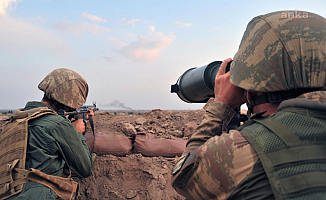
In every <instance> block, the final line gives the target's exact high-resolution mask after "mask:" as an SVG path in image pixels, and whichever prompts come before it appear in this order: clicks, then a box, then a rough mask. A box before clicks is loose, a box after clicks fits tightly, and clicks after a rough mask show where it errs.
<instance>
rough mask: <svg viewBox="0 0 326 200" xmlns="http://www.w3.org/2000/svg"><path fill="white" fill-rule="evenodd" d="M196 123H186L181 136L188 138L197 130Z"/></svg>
mask: <svg viewBox="0 0 326 200" xmlns="http://www.w3.org/2000/svg"><path fill="white" fill-rule="evenodd" d="M197 126H198V125H197V123H196V122H188V123H186V124H185V127H184V130H183V135H184V136H185V137H190V136H191V135H192V134H193V132H194V130H195V129H196V128H197Z"/></svg>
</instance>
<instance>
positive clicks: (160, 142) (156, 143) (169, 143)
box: [134, 132, 187, 157]
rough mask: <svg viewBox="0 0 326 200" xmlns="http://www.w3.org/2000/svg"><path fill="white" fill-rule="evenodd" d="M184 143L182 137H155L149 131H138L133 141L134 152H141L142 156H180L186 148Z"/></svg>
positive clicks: (185, 141)
mask: <svg viewBox="0 0 326 200" xmlns="http://www.w3.org/2000/svg"><path fill="white" fill-rule="evenodd" d="M186 143H187V140H184V139H182V138H175V139H165V138H155V136H154V135H152V134H150V133H147V132H139V133H137V135H136V138H135V142H134V153H141V154H142V155H143V156H163V157H175V156H181V154H182V153H183V151H184V150H185V148H186Z"/></svg>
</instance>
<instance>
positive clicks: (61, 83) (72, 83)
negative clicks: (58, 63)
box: [38, 68, 88, 109]
mask: <svg viewBox="0 0 326 200" xmlns="http://www.w3.org/2000/svg"><path fill="white" fill-rule="evenodd" d="M38 88H39V89H40V90H42V91H44V93H45V95H46V96H47V97H48V98H49V99H54V100H56V101H58V102H59V103H62V104H63V105H65V106H69V107H70V108H73V109H78V108H80V107H81V106H82V105H83V104H85V102H86V98H87V95H88V84H87V82H86V80H85V79H84V78H83V77H82V76H81V75H79V74H78V73H77V72H75V71H73V70H70V69H65V68H59V69H55V70H53V71H52V72H51V73H49V74H48V75H47V76H46V77H45V78H44V79H43V80H42V81H41V82H40V84H39V85H38Z"/></svg>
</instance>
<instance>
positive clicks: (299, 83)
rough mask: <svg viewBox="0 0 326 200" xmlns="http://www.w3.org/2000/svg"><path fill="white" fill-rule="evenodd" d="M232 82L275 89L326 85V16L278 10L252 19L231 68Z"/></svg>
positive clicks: (266, 89) (256, 89)
mask: <svg viewBox="0 0 326 200" xmlns="http://www.w3.org/2000/svg"><path fill="white" fill-rule="evenodd" d="M230 81H231V83H232V84H234V85H236V86H238V87H240V88H243V89H245V90H247V91H261V92H275V91H289V90H294V89H301V88H306V89H309V88H323V87H325V86H326V19H325V18H323V17H321V16H319V15H317V14H314V13H310V12H302V11H298V10H295V11H278V12H273V13H268V14H266V15H261V16H257V17H255V18H253V19H252V20H251V21H250V22H249V24H248V26H247V29H246V31H245V32H244V35H243V38H242V41H241V43H240V46H239V50H238V52H237V53H236V55H235V56H234V59H233V62H232V64H231V68H230Z"/></svg>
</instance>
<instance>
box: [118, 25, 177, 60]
mask: <svg viewBox="0 0 326 200" xmlns="http://www.w3.org/2000/svg"><path fill="white" fill-rule="evenodd" d="M153 27H154V26H153ZM153 27H152V28H153ZM174 39H175V35H174V33H170V34H164V33H162V32H154V31H152V32H149V33H148V34H147V35H142V36H138V37H137V40H136V41H134V42H131V43H129V44H125V45H124V46H123V47H121V48H120V49H119V50H117V52H119V53H120V54H121V55H123V56H124V57H126V58H128V59H131V60H134V61H138V62H143V63H152V62H154V61H156V60H159V59H160V56H159V53H160V51H162V50H163V49H165V48H167V47H168V46H170V44H171V43H172V41H174ZM116 44H117V43H116ZM120 44H122V43H120Z"/></svg>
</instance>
